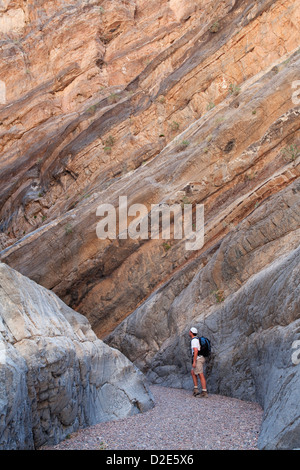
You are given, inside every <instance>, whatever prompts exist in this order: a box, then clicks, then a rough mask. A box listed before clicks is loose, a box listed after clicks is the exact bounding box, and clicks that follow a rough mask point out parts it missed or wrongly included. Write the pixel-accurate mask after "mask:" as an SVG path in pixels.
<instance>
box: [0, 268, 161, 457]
mask: <svg viewBox="0 0 300 470" xmlns="http://www.w3.org/2000/svg"><path fill="white" fill-rule="evenodd" d="M0 376H1V381H0V416H1V421H0V448H1V449H4V450H5V449H6V450H7V449H33V448H38V447H40V446H41V445H43V444H45V443H52V444H54V443H58V442H59V441H60V440H62V439H63V438H65V437H66V436H67V435H68V434H70V433H72V432H74V431H76V430H78V429H79V428H81V427H85V426H89V425H92V424H95V423H98V422H100V421H107V420H112V419H117V418H124V417H126V416H130V415H132V414H136V413H140V412H142V411H146V410H148V409H150V408H151V407H152V406H153V405H154V402H153V398H152V395H151V393H150V392H149V389H148V386H147V382H146V380H145V378H144V376H143V374H142V373H141V372H140V371H139V370H138V369H137V368H136V367H135V366H133V365H132V364H131V363H130V362H129V360H128V359H127V358H126V357H125V356H123V355H122V354H121V353H120V352H119V351H117V350H114V349H112V348H110V347H109V346H107V345H106V344H104V343H103V342H102V341H101V340H99V339H97V337H96V335H95V334H94V332H93V331H92V329H91V327H90V325H89V323H88V321H87V319H86V318H85V317H84V316H82V315H80V314H79V313H77V312H75V311H73V310H72V309H70V308H69V307H68V306H67V305H65V304H64V303H63V302H62V301H61V300H60V299H59V298H58V297H57V296H56V295H55V294H53V293H52V292H49V291H47V290H46V289H45V288H43V287H41V286H39V285H37V284H36V283H35V282H33V281H31V280H29V279H27V278H25V277H24V276H22V275H21V274H19V273H17V272H16V271H14V270H13V269H11V268H9V267H8V266H7V265H5V264H2V263H1V264H0Z"/></svg>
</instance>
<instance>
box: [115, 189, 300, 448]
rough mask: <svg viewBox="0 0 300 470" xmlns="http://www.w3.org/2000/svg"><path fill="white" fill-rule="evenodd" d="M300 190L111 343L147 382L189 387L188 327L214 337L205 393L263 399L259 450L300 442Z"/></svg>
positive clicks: (163, 290)
mask: <svg viewBox="0 0 300 470" xmlns="http://www.w3.org/2000/svg"><path fill="white" fill-rule="evenodd" d="M299 191H300V187H299V182H296V183H294V184H292V185H291V187H289V188H288V189H286V190H283V191H282V193H279V194H278V195H276V196H273V197H272V198H271V199H270V200H269V201H268V206H269V207H268V209H269V210H268V211H267V210H266V208H260V211H258V213H256V214H252V215H251V216H249V217H248V218H246V219H245V220H244V221H243V222H242V223H241V224H240V225H239V226H238V227H237V228H236V229H235V231H234V232H233V233H231V234H229V235H227V237H226V238H225V239H224V240H223V241H222V243H221V244H220V246H219V247H217V248H216V249H214V250H211V251H210V252H207V253H206V254H205V256H204V255H203V256H202V257H200V258H199V259H197V260H195V261H194V263H193V265H192V269H185V270H183V271H181V272H179V273H178V274H176V275H175V276H174V277H173V278H172V279H171V280H170V281H168V282H167V283H166V284H164V285H163V286H161V287H160V288H159V289H158V290H157V291H156V292H154V293H153V294H152V295H151V296H150V298H149V299H147V301H145V302H144V303H143V304H142V305H141V306H140V307H138V308H137V310H136V311H135V312H134V313H133V314H132V315H131V316H129V317H128V318H127V319H126V320H124V321H123V322H122V323H121V324H120V325H119V327H118V328H116V329H115V331H114V332H113V333H112V335H111V336H110V337H109V338H108V339H107V340H108V342H109V344H111V345H114V346H116V347H118V348H119V349H121V350H122V351H123V352H124V353H125V354H126V356H127V357H129V358H130V359H131V360H132V361H133V362H134V363H135V364H136V365H138V366H139V367H140V368H141V369H142V370H143V371H144V372H145V373H146V374H147V375H148V378H149V379H150V380H151V381H153V382H155V383H159V384H162V385H165V386H171V387H184V388H191V387H192V383H191V378H190V377H189V372H190V368H191V357H190V345H189V336H188V331H189V328H190V327H191V326H192V325H193V326H196V327H198V329H199V332H200V334H203V335H204V336H207V337H209V338H210V340H211V342H212V356H211V357H210V358H209V360H208V361H207V368H206V374H207V383H208V387H209V390H210V391H211V392H215V393H221V394H224V395H229V396H234V397H237V398H242V399H245V400H253V401H258V402H259V403H260V404H261V406H262V407H263V409H264V419H263V424H262V430H261V435H260V439H259V446H260V448H264V449H291V448H298V447H299V443H300V412H299V411H300V410H299V399H300V395H299V393H300V389H299V380H300V377H299V373H300V360H299V359H297V357H298V356H299V354H300V341H299V339H300V309H299V295H300V291H299V289H300V284H299V275H300V272H299V269H300V248H299V241H300V238H299V236H300V231H299V222H300V202H299ZM259 212H260V214H259ZM282 219H284V221H285V223H282ZM283 227H285V228H284V229H283ZM282 229H283V230H282ZM274 245H275V246H276V250H274ZM293 248H294V249H293ZM189 268H190V267H189ZM294 348H298V349H296V350H295V349H294Z"/></svg>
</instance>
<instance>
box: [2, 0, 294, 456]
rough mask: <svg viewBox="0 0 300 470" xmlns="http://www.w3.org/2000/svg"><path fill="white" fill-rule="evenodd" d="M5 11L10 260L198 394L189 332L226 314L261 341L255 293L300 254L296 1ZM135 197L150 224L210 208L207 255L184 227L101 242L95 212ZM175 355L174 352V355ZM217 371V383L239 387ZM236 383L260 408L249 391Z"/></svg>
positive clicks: (41, 6) (141, 362)
mask: <svg viewBox="0 0 300 470" xmlns="http://www.w3.org/2000/svg"><path fill="white" fill-rule="evenodd" d="M0 14H1V20H0V44H1V48H0V80H1V81H0V135H1V141H0V152H1V160H0V218H1V222H0V232H1V233H0V243H1V249H2V251H1V252H0V259H1V261H2V262H3V263H6V264H7V265H9V266H10V267H12V268H14V269H16V270H17V271H18V272H20V273H22V274H23V275H25V276H27V277H28V278H30V279H32V280H34V281H36V282H37V283H38V284H40V285H42V286H44V287H45V288H47V289H49V290H52V291H53V292H54V293H55V294H57V295H58V296H59V298H60V299H62V300H63V301H64V302H65V303H66V304H67V305H68V306H69V307H70V308H72V309H74V310H77V311H79V312H80V313H82V314H83V315H84V316H85V317H86V318H87V319H88V320H89V322H90V324H91V326H92V329H93V330H94V332H95V333H96V334H97V336H98V337H99V338H101V339H105V341H106V342H108V343H109V344H111V345H115V346H116V347H117V348H119V349H120V350H121V351H123V352H124V354H126V355H128V357H130V358H131V360H132V361H134V362H135V363H136V364H137V365H138V366H139V367H140V368H141V369H142V370H143V371H144V372H145V373H146V374H148V376H149V377H151V379H152V380H154V381H158V382H160V383H166V384H172V385H173V386H188V385H187V384H188V380H190V378H189V374H188V373H187V369H186V365H185V359H186V355H185V353H184V351H185V346H186V339H185V338H186V328H189V326H190V324H191V323H193V322H196V321H198V318H200V320H201V321H200V320H199V321H200V324H202V320H203V318H204V317H205V322H206V324H207V325H208V324H209V323H208V319H209V318H211V319H210V322H211V324H214V325H217V320H216V318H217V316H218V315H219V314H220V318H224V321H225V319H226V321H227V319H228V318H229V316H228V315H229V313H228V312H227V310H226V309H225V305H230V307H227V308H228V309H230V310H232V311H233V312H235V313H234V315H235V318H236V323H235V322H234V329H232V331H231V332H230V337H231V339H228V348H229V350H230V347H235V346H234V345H235V344H237V343H238V342H239V341H246V339H247V338H248V336H249V335H250V334H252V333H253V334H254V333H255V335H256V331H257V329H256V326H255V328H254V327H253V326H249V327H248V326H245V325H247V321H246V320H244V318H243V311H244V307H242V306H243V305H244V303H243V302H244V301H245V300H244V295H245V292H248V286H252V288H253V289H254V288H255V290H256V287H255V286H256V284H255V281H254V280H255V279H261V278H260V277H259V276H266V282H267V279H269V277H268V276H269V275H270V276H271V274H269V273H270V271H269V269H271V266H273V267H274V266H275V267H274V272H275V271H276V269H279V270H280V269H283V264H282V265H278V266H281V267H277V268H276V266H277V264H276V262H277V261H278V260H279V259H280V260H284V259H290V258H289V256H292V253H296V251H295V250H297V247H298V246H299V161H300V158H299V157H300V132H299V128H300V119H299V113H300V108H299V104H300V98H299V95H300V93H299V92H298V90H299V88H300V86H299V80H300V54H299V50H300V49H299V47H300V35H299V30H300V5H299V2H297V1H295V0H282V1H276V0H273V1H270V0H260V1H254V0H243V1H241V0H219V1H217V2H216V1H211V0H208V1H203V0H195V1H186V0H184V1H183V0H181V1H178V0H169V1H168V0H159V1H155V2H154V1H152V0H151V1H149V2H146V3H145V2H144V1H142V0H112V1H110V2H105V1H97V0H92V1H88V0H86V1H78V0H77V1H76V0H73V1H70V2H68V3H67V5H66V3H65V2H62V1H59V0H54V1H47V0H43V1H40V2H38V4H37V2H35V1H33V0H29V1H27V2H25V1H23V0H18V1H13V2H12V1H9V0H6V1H3V2H1V4H0ZM122 196H123V197H124V196H126V197H127V199H128V207H129V206H132V205H133V204H135V203H139V204H143V205H144V206H146V208H147V210H148V211H149V215H150V211H151V205H152V204H159V205H161V206H163V205H164V204H167V205H170V204H175V203H177V204H181V205H184V204H188V205H192V207H193V209H194V210H195V207H196V205H197V204H203V205H204V217H205V227H204V229H205V230H204V245H203V247H202V248H200V249H198V250H187V249H186V240H184V239H175V238H174V237H172V235H173V230H174V227H173V226H172V231H171V235H170V238H169V239H168V240H163V239H152V238H151V237H149V238H148V239H146V240H141V239H133V238H130V237H127V238H122V237H117V238H116V239H108V238H107V239H104V240H101V239H99V238H98V237H97V233H96V227H97V224H98V222H99V216H97V208H98V207H99V205H100V204H104V203H107V204H112V205H113V206H114V207H115V208H116V210H117V212H118V208H119V198H120V197H122ZM128 220H132V217H131V218H130V217H129V218H128ZM274 263H275V264H274ZM272 269H273V268H272ZM272 272H273V271H272ZM276 272H277V271H276ZM256 276H258V277H256ZM274 276H275V274H274ZM271 278H272V276H271ZM257 282H258V281H257ZM259 285H260V283H259ZM249 289H250V287H249ZM286 289H287V290H288V291H289V292H291V297H292V298H291V302H293V296H294V297H295V298H296V296H297V289H296V288H295V286H294V287H293V285H292V284H289V285H287V286H286ZM272 292H273V291H272ZM273 294H274V292H273ZM273 294H272V295H273ZM251 295H252V294H251ZM251 295H250V294H249V302H248V303H247V308H249V309H250V310H251V308H253V309H256V308H257V307H256V306H257V305H258V304H257V302H256V299H252V297H251ZM270 295H271V294H270V293H269V291H266V292H265V291H262V292H260V296H259V297H258V298H259V299H260V300H259V302H262V303H263V304H264V308H262V309H261V310H262V313H261V320H260V321H261V322H262V323H263V322H264V312H265V313H266V314H267V310H268V308H269V307H268V302H271V298H270ZM274 295H275V294H274ZM298 298H299V296H298ZM234 299H235V300H234ZM250 299H252V300H251V301H250ZM235 301H236V302H238V305H240V308H241V310H236V309H235V308H233V305H234V304H233V303H234V302H235ZM282 301H283V299H282V297H280V302H282ZM232 302H233V303H232ZM252 303H253V307H251V305H252ZM298 303H299V302H298ZM245 308H246V307H245ZM279 308H280V306H279ZM289 308H290V307H289ZM218 312H219V313H218ZM278 315H279V314H278ZM297 315H298V317H299V310H298V311H297V308H296V310H295V311H294V313H293V315H292V316H289V315H287V318H288V323H291V325H292V324H293V323H294V322H295V321H296V319H297ZM279 316H280V315H279ZM239 317H240V321H239ZM278 321H279V320H277V314H276V315H275V314H274V315H273V316H272V325H274V328H275V330H276V332H278V331H279V329H280V328H277V322H278ZM280 321H281V320H280ZM280 321H279V324H280V326H281V327H282V328H283V329H284V328H285V325H283V324H281V323H280ZM158 322H159V323H158ZM229 323H231V320H230V322H229ZM133 324H134V325H135V328H131V327H130V328H129V326H128V325H133ZM139 324H140V325H142V326H140V327H139V328H138V327H137V325H139ZM232 324H233V323H232ZM251 324H252V323H251V322H250V325H251ZM219 327H220V325H219V324H218V328H219ZM270 328H271V326H270ZM291 328H292V327H291ZM239 330H241V332H240V331H239ZM262 330H264V328H263V329H262ZM275 330H274V332H275ZM226 331H227V330H226ZM269 331H271V329H270V330H269ZM227 334H228V335H229V332H228V331H227V332H226V335H227ZM274 334H275V333H274ZM276 334H277V333H276ZM213 335H214V337H213V339H214V342H215V344H216V352H218V351H219V348H220V346H219V340H218V339H217V332H216V331H214V332H213ZM254 337H255V336H253V338H254ZM241 338H242V339H241ZM266 338H267V332H266ZM296 339H297V338H296ZM291 340H292V336H289V341H291ZM247 341H248V340H247ZM257 341H258V340H257ZM226 344H227V342H226ZM249 344H250V343H249ZM168 345H169V347H170V350H173V349H174V350H175V351H178V354H176V355H175V356H172V354H171V353H170V355H167V356H166V359H164V352H165V349H166V347H167V346H168ZM230 345H231V346H230ZM229 346H230V347H229ZM237 354H239V353H238V352H237ZM244 354H245V351H243V352H241V353H240V356H239V357H240V358H241V359H240V360H242V358H245V364H246V365H245V367H246V369H247V368H249V367H250V366H249V364H248V356H247V354H246V356H244ZM233 357H235V354H233ZM267 357H269V358H270V361H271V363H272V364H273V358H274V355H273V356H272V355H271V354H270V355H269V356H267ZM287 357H288V358H290V351H287ZM181 358H182V359H181ZM246 358H247V359H246ZM286 360H288V359H287V358H286ZM172 361H174V362H173V363H172ZM238 361H239V360H238V359H237V362H238ZM271 363H270V366H271ZM219 364H220V362H218V359H217V358H215V359H214V361H213V362H212V363H211V367H212V368H211V371H212V373H211V374H210V377H211V379H210V380H211V381H212V382H211V387H213V389H214V390H215V391H216V392H218V391H221V390H222V392H225V388H224V383H223V381H222V380H221V377H220V376H219V371H220V368H219ZM260 364H261V363H259V362H256V365H257V367H259V368H260V369H262V370H267V365H266V363H264V364H263V365H262V366H261V365H260ZM243 374H244V371H243V373H242V375H241V376H242V377H244V375H243ZM263 376H264V374H263V373H262V375H259V374H258V375H257V377H259V379H257V380H258V381H261V380H262V379H261V377H263ZM213 377H214V378H213ZM285 377H286V376H285ZM295 377H297V375H296V376H295ZM236 380H237V381H238V382H237V383H239V379H238V378H237V377H236ZM253 380H254V379H253ZM236 389H237V390H239V392H237V390H235V392H234V390H233V389H231V388H228V389H227V391H228V393H235V394H236V395H240V397H245V396H246V397H248V395H249V396H250V397H251V399H259V400H260V402H262V397H261V394H260V392H259V390H258V389H257V388H256V387H255V386H254V385H253V384H252V386H251V387H250V388H249V390H248V392H247V393H246V389H245V387H242V386H241V387H240V386H236ZM293 390H294V387H293ZM270 393H271V392H270ZM270 393H268V394H267V395H266V396H268V397H269V399H270V400H271V401H272V399H271V398H270V397H271V394H270ZM272 393H273V392H272ZM292 393H294V392H292ZM266 400H267V398H266ZM266 406H267V405H266ZM272 409H273V410H274V408H272ZM295 413H296V415H297V416H299V411H298V408H296V412H295ZM271 415H272V416H273V417H274V416H275V414H274V413H273V414H272V413H271V414H270V416H271ZM297 416H294V415H293V418H294V419H295V420H296V418H297ZM272 419H273V418H272ZM297 419H298V418H297ZM271 422H272V420H271V418H270V420H269V423H271ZM291 422H292V418H291V417H290V418H289V423H291ZM295 422H296V421H295ZM270 427H272V426H271V425H270ZM278 432H279V431H278ZM278 435H279V434H278ZM262 439H263V438H262ZM276 439H277V440H276ZM280 439H281V441H280ZM280 439H279V438H277V437H276V438H275V437H273V438H272V439H271V438H270V441H268V443H267V440H265V441H264V443H262V444H261V446H272V445H274V446H281V445H282V446H284V445H286V443H287V442H288V439H287V438H286V441H285V443H284V439H283V438H280ZM279 441H280V442H281V443H280V442H279ZM261 442H262V441H261ZM272 442H273V444H272ZM289 442H290V443H291V442H292V441H291V440H290V441H289ZM293 445H294V444H293ZM299 445H300V444H299ZM299 445H298V447H299Z"/></svg>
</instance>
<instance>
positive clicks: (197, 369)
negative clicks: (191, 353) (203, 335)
mask: <svg viewBox="0 0 300 470" xmlns="http://www.w3.org/2000/svg"><path fill="white" fill-rule="evenodd" d="M204 363H205V357H203V356H198V357H197V362H196V367H195V368H194V372H195V374H196V375H198V374H203V366H204Z"/></svg>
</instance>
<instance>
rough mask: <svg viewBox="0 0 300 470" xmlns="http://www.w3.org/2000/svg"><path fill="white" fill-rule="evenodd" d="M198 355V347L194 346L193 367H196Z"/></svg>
mask: <svg viewBox="0 0 300 470" xmlns="http://www.w3.org/2000/svg"><path fill="white" fill-rule="evenodd" d="M197 356H198V349H197V348H193V367H196V362H197Z"/></svg>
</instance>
